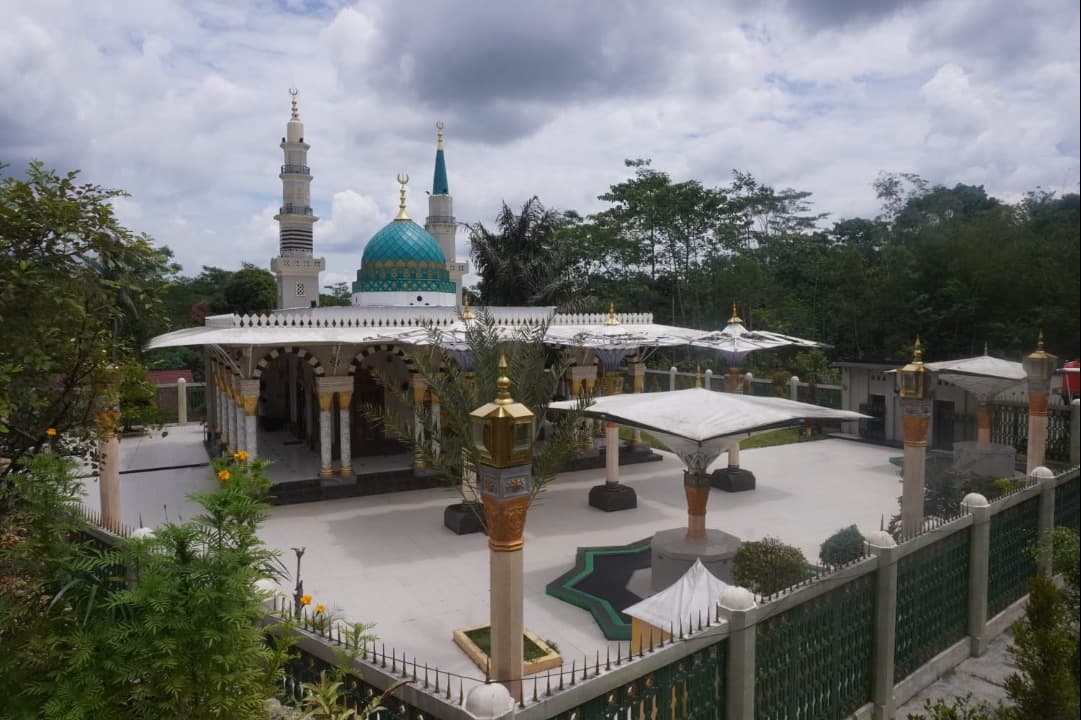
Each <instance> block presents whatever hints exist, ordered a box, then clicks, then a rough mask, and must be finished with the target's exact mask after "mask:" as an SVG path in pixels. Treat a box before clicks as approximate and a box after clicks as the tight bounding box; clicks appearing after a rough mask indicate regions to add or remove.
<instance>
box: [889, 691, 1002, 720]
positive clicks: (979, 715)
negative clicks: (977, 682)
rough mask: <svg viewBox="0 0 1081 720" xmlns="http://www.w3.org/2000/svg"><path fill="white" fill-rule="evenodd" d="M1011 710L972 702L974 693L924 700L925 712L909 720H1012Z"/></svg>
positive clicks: (910, 717)
mask: <svg viewBox="0 0 1081 720" xmlns="http://www.w3.org/2000/svg"><path fill="white" fill-rule="evenodd" d="M1010 711H1011V709H1010V708H1006V707H1004V706H1003V705H1001V704H999V705H991V704H990V703H987V702H985V701H980V702H972V693H969V694H967V695H965V696H963V697H958V698H953V700H952V701H950V702H947V701H946V700H944V699H943V698H938V699H937V700H934V701H932V700H924V701H923V712H921V713H916V714H915V715H909V716H908V720H1011V717H1012V716H1011V712H1010Z"/></svg>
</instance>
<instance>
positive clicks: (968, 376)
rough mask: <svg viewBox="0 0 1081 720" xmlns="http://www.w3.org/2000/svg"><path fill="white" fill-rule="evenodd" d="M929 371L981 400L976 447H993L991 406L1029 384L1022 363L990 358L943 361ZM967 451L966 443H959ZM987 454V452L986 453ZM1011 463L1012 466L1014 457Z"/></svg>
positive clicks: (1010, 456)
mask: <svg viewBox="0 0 1081 720" xmlns="http://www.w3.org/2000/svg"><path fill="white" fill-rule="evenodd" d="M925 367H926V368H927V369H929V370H934V371H935V373H936V374H937V375H938V377H939V378H940V379H942V380H945V381H946V382H948V383H951V384H953V385H956V386H957V387H959V388H961V389H962V390H965V391H966V392H970V393H972V394H973V395H975V396H976V398H977V399H978V400H979V407H978V408H977V410H976V447H977V448H990V447H991V411H990V409H989V408H988V407H987V403H988V401H989V400H991V399H992V398H993V397H994V396H995V395H998V394H999V393H1001V392H1005V391H1006V390H1009V389H1010V388H1013V387H1016V386H1017V385H1019V384H1021V383H1023V382H1024V381H1025V369H1024V367H1023V366H1022V365H1021V363H1019V362H1012V361H1010V360H1000V359H999V358H993V357H991V356H990V355H988V354H987V349H986V347H985V348H984V354H983V355H980V356H978V357H971V358H964V359H962V360H943V361H941V362H933V363H927V364H926V365H925ZM955 445H961V446H962V447H961V448H960V449H962V450H963V449H964V445H965V444H964V443H956V444H955ZM985 451H986V450H985ZM1008 460H1009V461H1010V462H1012V460H1013V454H1012V453H1009V458H1008Z"/></svg>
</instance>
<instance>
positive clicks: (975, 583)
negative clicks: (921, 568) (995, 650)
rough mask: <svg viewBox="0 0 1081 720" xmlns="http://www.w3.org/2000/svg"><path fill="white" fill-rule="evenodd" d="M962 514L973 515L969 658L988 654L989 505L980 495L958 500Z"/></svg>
mask: <svg viewBox="0 0 1081 720" xmlns="http://www.w3.org/2000/svg"><path fill="white" fill-rule="evenodd" d="M961 510H962V511H965V512H968V513H969V514H970V515H972V527H971V528H970V529H969V536H968V642H969V655H971V656H972V657H979V656H980V655H983V653H984V651H986V650H987V572H988V570H987V568H988V564H989V562H990V558H991V504H990V503H988V502H987V498H985V497H984V496H983V495H980V494H979V493H969V494H968V495H965V497H964V499H963V500H961Z"/></svg>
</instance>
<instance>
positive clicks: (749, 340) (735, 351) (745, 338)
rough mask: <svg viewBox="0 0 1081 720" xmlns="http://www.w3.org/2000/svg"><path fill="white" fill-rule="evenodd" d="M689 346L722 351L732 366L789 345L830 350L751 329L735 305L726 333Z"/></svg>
mask: <svg viewBox="0 0 1081 720" xmlns="http://www.w3.org/2000/svg"><path fill="white" fill-rule="evenodd" d="M689 344H690V345H692V346H694V347H704V348H711V349H713V350H716V351H718V352H719V353H721V355H722V356H723V357H724V359H725V360H726V361H727V362H728V364H729V365H738V364H739V363H740V362H741V361H742V360H743V358H744V357H746V356H747V354H748V353H752V352H754V351H755V350H769V349H771V348H778V347H785V346H787V345H795V346H797V347H807V348H816V347H829V346H828V345H826V344H824V343H820V342H815V341H814V340H805V339H804V338H798V337H795V336H793V335H782V334H781V333H774V332H767V331H765V330H748V329H747V328H745V327H744V326H743V319H742V318H740V316H739V315H738V314H737V313H736V306H735V305H733V306H732V317H730V318H728V324H727V325H726V326H725V328H724V330H718V331H716V332H711V333H706V334H705V335H701V336H699V337H697V338H694V339H693V340H692V341H691V342H690V343H689Z"/></svg>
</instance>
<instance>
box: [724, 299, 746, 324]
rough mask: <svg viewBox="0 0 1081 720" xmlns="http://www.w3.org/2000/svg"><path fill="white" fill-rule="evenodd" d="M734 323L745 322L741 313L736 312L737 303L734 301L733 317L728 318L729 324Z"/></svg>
mask: <svg viewBox="0 0 1081 720" xmlns="http://www.w3.org/2000/svg"><path fill="white" fill-rule="evenodd" d="M733 323H743V318H741V317H740V316H739V313H738V312H736V304H735V303H732V317H730V318H728V324H729V325H732V324H733Z"/></svg>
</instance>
